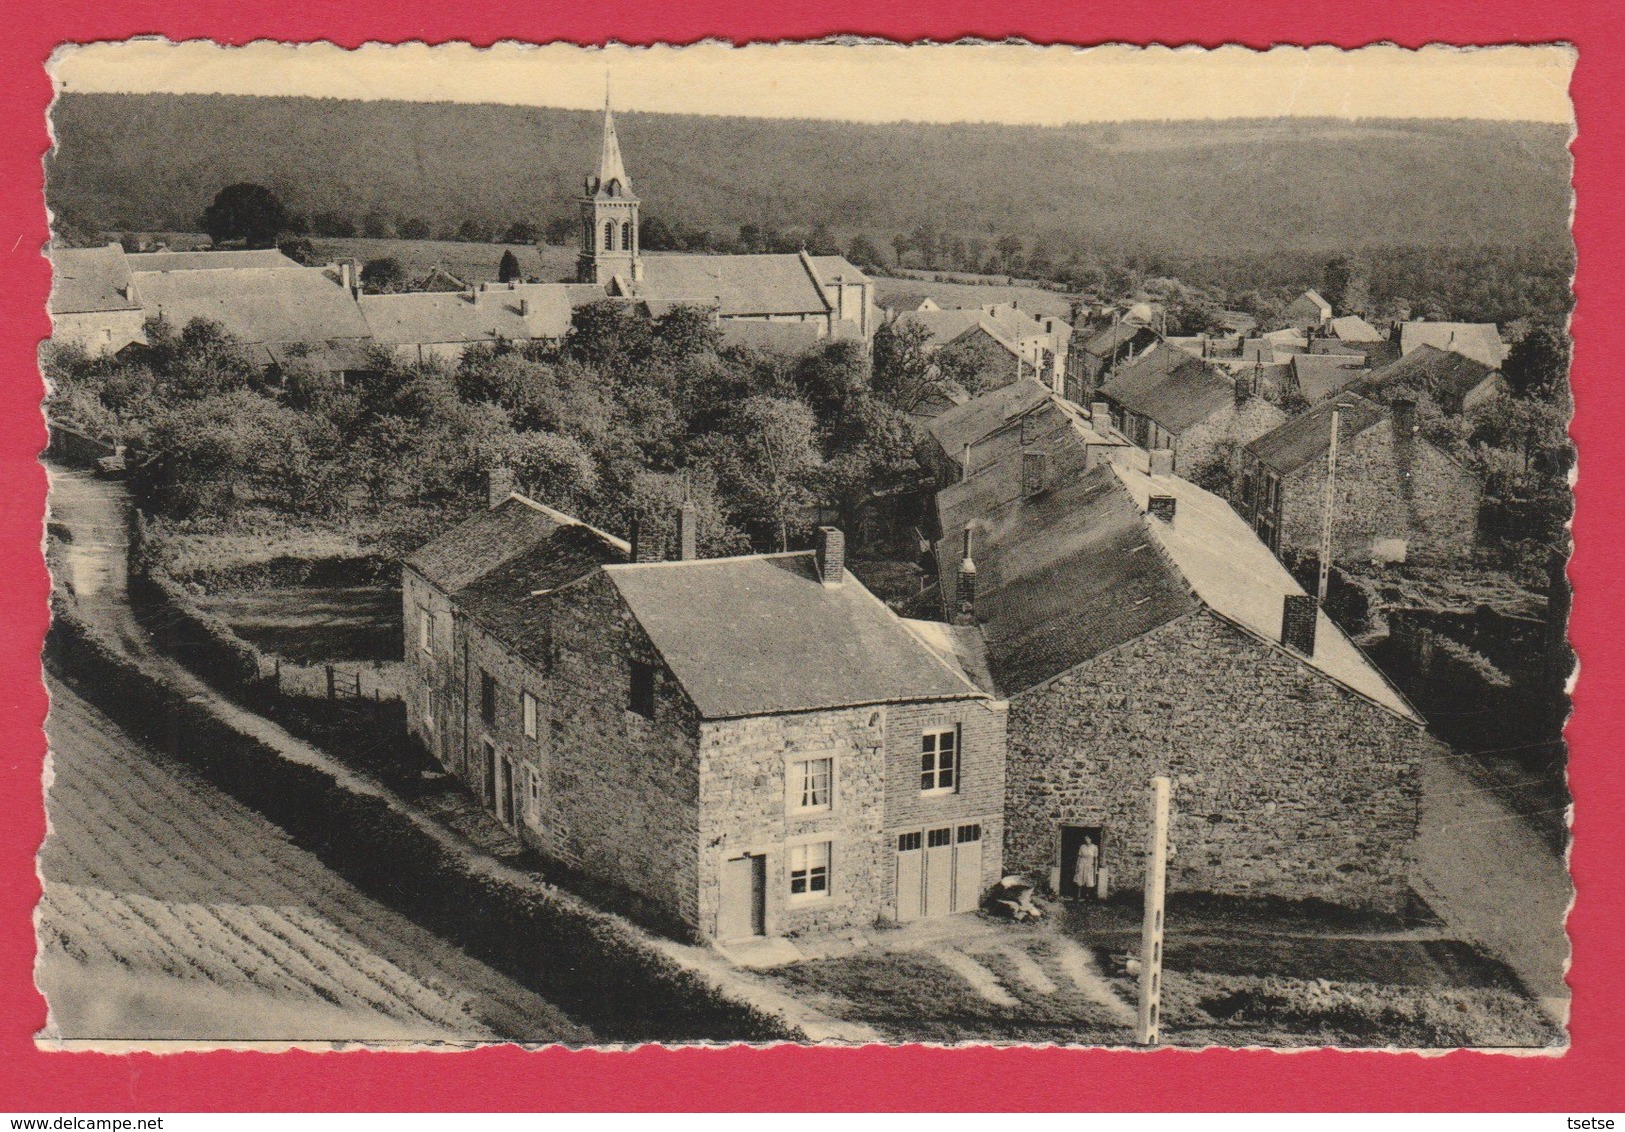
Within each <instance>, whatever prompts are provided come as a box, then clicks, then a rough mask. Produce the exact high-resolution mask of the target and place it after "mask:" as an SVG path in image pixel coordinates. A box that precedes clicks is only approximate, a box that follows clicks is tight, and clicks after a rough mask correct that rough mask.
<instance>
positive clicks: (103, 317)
mask: <svg viewBox="0 0 1625 1132" xmlns="http://www.w3.org/2000/svg"><path fill="white" fill-rule="evenodd" d="M1575 63H1576V54H1575V52H1574V51H1573V50H1572V49H1571V48H1569V47H1567V46H1565V45H1561V44H1553V45H1525V46H1502V47H1483V48H1447V47H1427V48H1423V49H1420V50H1402V49H1400V48H1398V47H1394V46H1373V47H1366V48H1361V49H1358V50H1342V49H1337V48H1332V47H1314V48H1303V47H1276V48H1273V49H1271V50H1267V51H1258V50H1250V49H1245V48H1241V47H1221V48H1213V49H1201V48H1183V49H1177V50H1175V49H1170V48H1146V47H1137V46H1126V45H1106V46H1101V47H1092V48H1087V49H1083V48H1075V47H1069V46H1048V47H1040V46H1035V45H1031V44H1026V43H1016V42H1006V43H990V42H958V43H952V42H950V43H920V44H914V45H905V44H898V43H885V42H879V41H869V40H859V39H852V40H831V41H825V42H806V43H783V44H777V45H774V44H765V45H753V46H748V47H732V46H728V45H726V44H722V43H700V44H696V45H691V46H681V47H679V46H654V47H628V46H620V45H615V44H612V45H610V46H608V47H604V48H588V47H579V46H574V45H570V44H564V43H555V44H550V45H545V46H542V45H533V44H524V43H513V42H509V43H498V44H496V45H494V46H491V47H488V48H475V47H472V46H469V45H467V44H444V45H439V46H428V45H425V44H423V43H415V44H406V45H399V46H396V45H388V44H382V43H371V44H367V45H365V46H363V47H361V48H358V49H353V50H346V49H341V48H339V47H337V46H334V45H332V44H328V43H309V44H302V45H295V44H288V43H279V42H274V41H269V40H264V41H259V42H255V43H251V44H248V45H247V46H241V47H227V46H223V45H220V44H217V43H212V42H208V41H203V40H192V41H186V42H171V41H168V40H164V39H156V38H149V39H132V40H127V41H122V42H96V43H85V44H73V45H65V46H63V47H61V48H60V49H59V50H58V51H57V52H56V54H55V55H54V56H53V57H52V59H51V60H50V62H49V65H48V70H49V74H50V77H51V81H52V83H53V85H54V90H55V100H54V102H53V104H52V106H51V108H50V114H49V126H50V136H51V141H52V148H51V149H50V151H49V153H48V154H46V155H45V183H46V205H47V207H48V209H49V214H50V223H51V229H50V231H51V239H50V244H49V247H48V249H47V250H46V254H47V255H48V257H49V260H50V266H51V272H52V287H51V292H50V307H49V314H50V321H51V336H50V338H49V340H48V341H46V342H44V343H43V345H42V347H41V350H40V354H39V365H40V372H41V374H42V375H43V377H44V381H45V388H46V390H47V397H46V400H45V403H44V405H43V409H42V411H43V413H44V415H45V417H46V420H47V422H48V425H49V447H48V449H47V450H46V451H45V454H44V455H43V457H42V461H43V463H44V465H45V467H46V469H47V472H48V474H49V480H50V494H49V501H48V515H47V519H48V522H47V528H46V547H45V554H46V560H47V563H48V565H49V568H50V573H51V583H52V586H51V594H50V602H51V629H50V633H49V636H48V637H47V640H46V645H45V652H44V673H45V675H44V679H45V682H46V686H47V688H48V690H49V695H50V712H49V717H48V719H47V722H46V733H47V737H48V741H49V757H48V761H47V764H46V767H45V774H44V776H43V779H42V787H41V788H42V790H43V791H44V796H45V807H46V813H47V816H48V819H49V831H48V833H47V835H46V838H45V840H44V843H43V844H42V845H41V847H40V851H39V858H38V870H39V875H40V878H41V885H42V887H43V893H44V895H43V898H42V900H41V902H40V904H39V907H38V909H37V911H36V914H35V925H36V931H37V939H38V957H37V962H36V966H35V979H36V983H37V985H38V987H39V988H40V991H41V992H42V993H43V995H44V996H45V999H46V1001H47V1003H48V1007H49V1017H48V1020H47V1022H46V1025H45V1027H44V1029H43V1030H42V1031H40V1032H39V1034H38V1035H37V1037H36V1039H35V1040H36V1042H37V1044H38V1045H39V1046H40V1047H42V1048H48V1049H58V1050H87V1049H88V1050H108V1051H120V1050H128V1049H159V1050H167V1049H177V1050H178V1049H182V1048H220V1047H231V1048H259V1049H266V1050H282V1049H291V1048H306V1049H320V1050H333V1049H356V1048H402V1047H409V1048H418V1049H421V1048H445V1049H448V1050H450V1049H461V1048H471V1047H475V1046H479V1045H483V1044H489V1043H517V1044H519V1045H522V1046H530V1047H539V1046H549V1045H564V1046H569V1047H595V1048H612V1049H613V1048H622V1047H629V1046H637V1045H645V1044H659V1045H666V1046H684V1045H696V1044H705V1045H718V1044H733V1043H748V1044H756V1045H771V1044H781V1043H797V1044H819V1045H822V1044H829V1045H848V1046H851V1045H864V1044H871V1043H884V1044H892V1045H899V1044H914V1043H923V1044H926V1045H941V1046H967V1045H969V1046H1010V1045H1031V1046H1067V1047H1108V1048H1145V1047H1181V1048H1186V1049H1203V1048H1208V1047H1265V1048H1282V1049H1285V1048H1326V1047H1333V1048H1362V1049H1371V1050H1430V1051H1442V1050H1454V1049H1461V1048H1467V1049H1478V1050H1491V1051H1503V1052H1506V1053H1508V1054H1535V1055H1548V1056H1550V1055H1558V1054H1561V1053H1562V1052H1563V1051H1564V1050H1565V1049H1566V1048H1567V1045H1568V1030H1567V1023H1568V1018H1569V1007H1570V995H1569V987H1568V985H1567V983H1566V982H1565V973H1566V971H1567V969H1568V964H1569V955H1570V948H1569V937H1568V935H1567V933H1566V929H1565V922H1566V917H1567V915H1568V910H1569V907H1570V904H1571V902H1572V899H1573V896H1574V890H1573V886H1572V885H1571V883H1570V879H1569V873H1568V868H1567V865H1566V858H1567V852H1568V847H1569V829H1570V820H1571V817H1572V809H1571V798H1570V794H1569V789H1568V780H1567V777H1566V767H1567V757H1566V748H1565V743H1564V739H1563V729H1564V725H1565V722H1566V720H1567V719H1568V715H1569V706H1570V703H1569V696H1570V693H1571V691H1572V690H1573V687H1574V680H1575V676H1576V664H1575V656H1574V653H1573V652H1572V650H1571V649H1570V647H1569V643H1568V633H1567V628H1568V619H1569V609H1570V586H1569V582H1568V579H1567V575H1566V567H1567V565H1568V561H1569V556H1570V550H1571V540H1570V533H1569V523H1570V517H1571V513H1572V486H1573V484H1574V483H1575V482H1577V471H1576V468H1577V462H1576V453H1575V450H1574V446H1573V444H1572V442H1571V440H1570V438H1569V424H1570V418H1571V415H1572V398H1571V394H1570V389H1569V377H1568V373H1569V361H1570V337H1569V317H1570V311H1571V308H1572V305H1573V291H1572V287H1571V280H1572V278H1573V275H1574V270H1575V244H1574V241H1573V238H1572V237H1571V234H1570V216H1571V212H1572V209H1573V204H1574V196H1573V189H1572V185H1571V176H1572V169H1573V164H1572V159H1571V156H1570V152H1569V146H1570V143H1571V142H1572V141H1573V139H1574V136H1575V130H1574V116H1573V110H1572V107H1571V103H1570V100H1569V94H1568V88H1569V80H1570V76H1571V74H1572V72H1573V70H1574V67H1575Z"/></svg>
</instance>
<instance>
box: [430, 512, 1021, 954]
mask: <svg viewBox="0 0 1625 1132" xmlns="http://www.w3.org/2000/svg"><path fill="white" fill-rule="evenodd" d="M692 524H693V519H692V514H691V513H690V512H686V511H685V512H684V514H683V515H682V516H680V517H679V519H678V522H677V524H676V526H677V532H676V537H675V538H674V539H672V540H671V541H672V542H673V543H674V544H675V550H676V555H675V557H674V558H671V559H667V560H659V561H640V560H639V559H647V558H653V557H655V556H656V553H657V552H656V551H655V550H652V549H650V548H649V547H647V546H644V547H643V548H641V551H640V549H634V548H633V547H632V546H631V545H629V544H628V543H626V542H624V541H622V540H619V539H615V538H613V537H611V536H609V535H607V534H605V533H603V532H601V531H597V530H594V529H593V528H591V527H588V526H586V525H584V524H582V523H579V522H577V521H576V520H573V519H571V518H570V517H569V516H564V515H561V514H559V513H558V512H553V511H549V510H548V509H545V508H542V507H540V505H537V504H534V503H533V502H532V501H530V500H527V499H525V498H524V497H523V496H519V495H509V496H506V497H504V498H503V499H502V500H501V501H499V502H497V504H496V506H494V507H493V508H492V509H491V510H490V511H489V512H487V513H484V514H481V515H476V516H474V517H473V518H472V519H470V520H469V521H468V522H467V523H465V524H464V525H463V526H461V527H458V528H454V529H453V530H452V531H449V532H447V533H446V534H445V535H442V536H441V537H440V538H438V539H436V540H435V541H434V542H433V543H431V544H430V545H429V546H428V547H425V548H424V549H422V550H420V551H418V552H417V553H416V554H414V555H413V556H412V557H411V558H410V559H408V561H407V566H406V570H405V571H404V573H405V576H406V579H407V581H406V585H405V593H404V594H403V602H404V603H405V612H406V617H407V622H408V643H409V645H411V644H417V643H419V642H421V641H423V640H425V639H426V640H428V641H429V642H430V644H429V647H428V648H427V649H423V648H419V649H418V650H417V651H418V655H417V656H416V657H415V658H413V661H414V663H412V664H409V666H408V667H409V669H410V670H411V671H412V673H413V677H414V678H413V680H412V681H411V685H412V686H411V690H410V691H409V694H408V696H407V714H408V720H409V724H410V726H411V728H412V731H413V733H414V734H415V735H417V736H418V738H419V739H420V740H422V741H423V742H425V743H426V744H427V745H428V746H429V748H430V749H431V750H433V751H435V752H436V754H437V757H439V758H440V759H441V761H442V763H443V764H444V765H445V766H446V768H447V769H448V770H449V771H450V772H451V773H453V774H455V775H457V776H458V777H459V778H460V779H462V780H463V781H464V782H465V783H466V784H467V785H468V786H469V788H470V789H472V790H473V791H474V792H475V793H476V794H477V795H478V796H479V797H481V798H482V799H483V800H484V801H485V804H486V805H487V806H488V807H490V808H491V809H492V810H493V812H494V813H495V814H496V815H497V817H498V818H499V819H500V820H501V821H502V822H503V823H504V824H506V825H507V826H509V828H510V829H512V830H513V831H514V833H515V834H516V835H518V836H519V837H520V838H521V839H522V840H524V842H525V843H527V844H529V845H531V846H533V847H534V848H535V849H536V850H537V851H539V852H540V853H541V854H542V855H543V856H544V857H546V858H547V859H549V860H552V861H555V862H559V863H561V864H563V865H565V866H568V867H570V868H572V869H574V870H577V871H579V872H581V873H583V874H585V875H587V876H590V877H591V878H593V879H594V880H595V881H597V882H599V883H602V884H605V885H607V886H610V887H611V888H613V889H614V890H616V891H617V892H619V893H622V894H623V895H624V896H625V897H627V898H629V899H630V900H632V901H634V902H636V903H638V904H640V905H641V906H643V907H645V908H647V909H651V910H654V911H655V912H657V913H658V914H659V915H660V916H661V917H662V918H664V919H665V920H667V921H668V922H670V923H672V924H674V925H681V927H682V928H683V929H684V930H686V931H687V932H690V933H693V934H695V935H698V936H702V937H707V938H711V939H718V940H730V939H743V938H750V937H754V936H777V935H785V934H797V933H803V932H816V931H826V930H836V929H844V928H851V927H856V926H860V925H867V924H870V923H873V922H874V921H875V920H876V919H877V918H884V919H888V920H911V919H916V918H921V917H927V916H937V915H947V914H951V913H954V912H964V911H969V910H972V909H974V908H975V907H977V906H978V905H979V903H980V901H981V898H982V894H983V892H984V891H985V890H986V888H987V887H988V886H990V885H991V884H992V883H993V882H994V881H996V880H997V878H998V877H999V876H1000V875H1001V870H1002V867H1003V861H1002V853H1001V847H1002V842H1003V831H1004V823H1003V797H1004V721H1005V706H1004V705H1003V704H1002V703H999V702H997V701H995V700H994V698H993V697H991V696H990V695H988V694H987V693H986V692H984V691H982V690H981V689H979V688H977V687H976V686H975V685H974V684H973V683H972V682H971V681H970V680H969V678H968V677H967V676H966V675H965V674H964V672H963V671H962V670H961V669H960V668H958V666H956V665H955V664H953V663H952V662H950V661H947V660H945V659H944V658H942V657H941V656H939V655H938V654H937V653H936V652H935V651H933V650H932V649H931V648H930V647H928V645H927V644H926V643H925V641H924V640H923V639H922V637H921V636H919V635H918V634H917V633H916V631H915V630H914V629H912V628H910V626H909V625H908V624H906V623H905V622H903V621H902V620H900V619H899V618H897V617H896V616H895V615H894V614H892V613H891V611H890V610H888V609H887V608H886V606H885V605H884V604H883V603H881V602H880V601H879V600H878V599H877V598H875V597H874V596H873V595H872V594H870V593H869V591H868V590H867V589H866V588H865V587H864V586H863V584H862V583H861V582H859V581H858V580H857V579H856V578H855V577H853V576H852V574H851V573H850V572H849V571H847V570H846V569H845V568H844V563H843V558H844V554H843V542H842V538H841V535H840V532H839V531H835V530H832V529H827V528H826V529H825V530H824V531H823V532H822V533H821V535H820V541H819V545H818V547H817V548H816V549H815V550H810V551H802V552H792V553H787V554H767V555H748V556H744V557H738V558H726V559H697V558H695V557H694V543H695V531H694V529H693V525H692ZM634 541H636V540H634ZM446 587H450V592H448V590H447V588H446ZM437 612H439V613H443V614H445V616H446V617H447V624H445V625H444V626H441V625H440V624H439V623H438V620H439V619H438V617H437ZM425 616H426V617H427V618H428V620H427V622H422V621H419V624H425V623H426V624H427V626H428V627H427V628H426V629H418V630H414V629H413V628H412V626H413V622H414V619H416V618H422V617H425ZM409 651H411V650H409ZM441 651H443V652H444V655H443V656H442V655H440V652H441Z"/></svg>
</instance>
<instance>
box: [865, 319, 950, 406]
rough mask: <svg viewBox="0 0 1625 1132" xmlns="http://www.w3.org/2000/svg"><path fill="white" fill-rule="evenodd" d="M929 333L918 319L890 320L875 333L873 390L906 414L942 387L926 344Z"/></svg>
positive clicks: (940, 377) (928, 340) (929, 338)
mask: <svg viewBox="0 0 1625 1132" xmlns="http://www.w3.org/2000/svg"><path fill="white" fill-rule="evenodd" d="M930 340H931V332H930V331H929V330H928V329H926V328H925V327H924V326H922V325H920V324H919V323H917V322H889V323H887V324H886V325H884V326H882V327H881V328H880V329H879V330H877V331H876V332H875V368H874V374H875V376H874V385H875V392H876V393H877V394H879V395H880V396H881V397H882V398H884V399H885V401H886V402H887V404H889V405H891V406H892V407H893V408H895V409H898V410H900V411H902V412H905V413H912V412H913V411H914V410H915V409H918V408H919V407H920V406H921V405H922V404H924V403H925V401H926V400H927V399H928V398H930V397H931V396H932V395H933V394H935V393H938V392H940V391H941V389H942V376H941V374H940V372H939V371H938V370H937V367H936V366H935V365H933V364H932V361H931V355H930V351H929V350H928V349H927V345H926V344H927V343H928V342H930Z"/></svg>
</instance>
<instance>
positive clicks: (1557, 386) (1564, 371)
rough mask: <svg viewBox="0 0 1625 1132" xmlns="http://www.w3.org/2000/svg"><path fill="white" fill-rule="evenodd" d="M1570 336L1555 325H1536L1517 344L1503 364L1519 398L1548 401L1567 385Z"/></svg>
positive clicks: (1503, 372) (1503, 371)
mask: <svg viewBox="0 0 1625 1132" xmlns="http://www.w3.org/2000/svg"><path fill="white" fill-rule="evenodd" d="M1569 351H1570V345H1569V336H1568V334H1567V333H1565V332H1564V331H1562V330H1560V329H1558V328H1557V327H1555V326H1537V327H1535V328H1534V329H1533V330H1531V331H1530V332H1529V333H1528V334H1525V335H1524V336H1523V337H1522V338H1520V339H1519V340H1518V341H1517V342H1516V343H1514V344H1513V347H1512V349H1511V351H1510V352H1508V354H1507V356H1506V360H1505V361H1504V362H1502V363H1501V374H1502V376H1503V377H1505V378H1506V379H1507V384H1508V385H1510V386H1511V387H1512V392H1513V393H1514V394H1515V395H1516V396H1518V397H1528V398H1535V399H1539V400H1543V401H1549V400H1552V399H1554V397H1556V396H1558V395H1559V394H1560V393H1561V392H1562V391H1563V390H1564V389H1565V388H1566V386H1567V382H1568V375H1569Z"/></svg>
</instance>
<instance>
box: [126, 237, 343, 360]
mask: <svg viewBox="0 0 1625 1132" xmlns="http://www.w3.org/2000/svg"><path fill="white" fill-rule="evenodd" d="M210 254H217V255H218V254H224V253H210ZM130 286H131V290H132V294H133V295H134V297H135V298H136V299H137V300H138V301H139V302H140V303H141V306H142V307H143V308H144V309H145V310H146V312H147V314H148V315H149V316H153V317H155V316H158V315H162V316H163V317H164V319H165V320H166V321H168V322H169V324H170V325H171V326H173V327H174V328H175V329H177V330H179V329H180V328H182V327H184V326H185V325H186V324H187V323H189V322H191V321H192V320H193V319H198V318H202V319H208V320H210V321H212V322H218V323H220V324H221V325H222V326H223V327H225V329H226V330H227V332H229V333H230V334H232V335H234V336H235V337H236V338H237V339H238V340H239V341H241V342H244V343H247V344H250V345H257V344H259V343H264V342H325V341H330V340H332V339H335V338H368V337H370V336H371V334H370V331H369V330H368V328H367V320H366V319H365V318H363V317H362V316H361V308H360V307H359V306H358V305H357V304H356V301H355V299H354V297H353V296H351V294H350V292H349V290H348V289H347V288H346V287H344V286H343V284H341V283H340V282H339V281H338V280H337V279H336V278H334V277H333V276H332V275H330V274H328V273H327V272H325V271H323V270H322V269H320V268H315V267H294V268H267V267H243V268H233V267H226V268H213V269H207V270H197V269H194V270H187V271H143V272H137V273H135V274H133V275H131V276H130Z"/></svg>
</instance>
